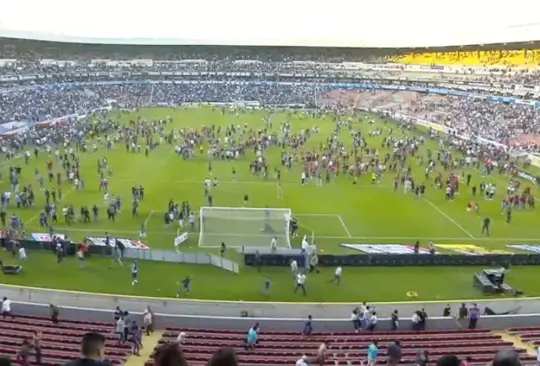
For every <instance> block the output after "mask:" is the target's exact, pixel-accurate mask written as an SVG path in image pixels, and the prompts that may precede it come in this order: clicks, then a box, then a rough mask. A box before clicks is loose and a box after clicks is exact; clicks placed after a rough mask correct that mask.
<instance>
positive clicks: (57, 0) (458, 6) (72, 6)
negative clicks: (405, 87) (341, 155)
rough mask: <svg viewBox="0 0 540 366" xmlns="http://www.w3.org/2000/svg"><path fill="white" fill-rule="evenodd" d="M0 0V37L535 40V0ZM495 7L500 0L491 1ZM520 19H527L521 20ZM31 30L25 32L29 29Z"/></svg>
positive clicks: (539, 25)
mask: <svg viewBox="0 0 540 366" xmlns="http://www.w3.org/2000/svg"><path fill="white" fill-rule="evenodd" d="M447 3H448V4H446V2H441V1H432V0H431V1H428V0H407V1H403V0H397V1H396V0H386V1H372V2H370V1H366V0H356V1H353V0H331V1H320V2H318V1H313V0H309V1H308V0H272V1H263V0H258V1H254V0H250V1H248V0H227V1H224V0H221V1H216V0H197V1H170V0H152V1H149V2H146V1H129V2H128V1H125V0H112V1H111V0H93V1H91V2H80V1H67V0H47V1H36V0H17V1H0V35H3V36H8V35H11V36H20V37H23V36H25V35H26V36H30V35H32V36H34V37H38V36H40V37H39V38H42V39H44V38H55V40H58V37H71V38H77V39H80V38H102V39H108V40H109V41H112V42H115V39H116V41H122V42H119V43H125V41H126V39H137V38H138V39H141V38H144V39H146V40H147V41H148V42H155V43H164V44H167V43H171V42H173V41H174V42H175V43H180V44H182V43H184V44H231V45H257V44H259V45H303V46H344V47H404V46H407V45H408V46H418V47H424V46H446V45H451V44H467V43H469V44H470V43H492V42H515V41H525V40H527V41H528V40H540V1H534V0H513V1H512V6H507V5H504V4H502V3H501V4H498V3H496V2H494V1H489V2H488V1H487V0H453V1H448V2H447ZM499 5H502V6H499ZM523 24H525V25H526V26H521V25H523ZM29 33H32V34H29Z"/></svg>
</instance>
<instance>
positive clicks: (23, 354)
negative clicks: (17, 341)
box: [17, 338, 32, 366]
mask: <svg viewBox="0 0 540 366" xmlns="http://www.w3.org/2000/svg"><path fill="white" fill-rule="evenodd" d="M31 349H32V342H31V341H30V339H28V338H26V339H24V340H23V343H22V345H21V348H20V349H19V352H18V353H17V362H18V363H19V364H20V365H21V366H30V361H29V356H30V350H31Z"/></svg>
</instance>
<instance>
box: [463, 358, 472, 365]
mask: <svg viewBox="0 0 540 366" xmlns="http://www.w3.org/2000/svg"><path fill="white" fill-rule="evenodd" d="M461 366H472V358H471V357H470V356H467V357H466V358H465V359H464V360H463V361H461Z"/></svg>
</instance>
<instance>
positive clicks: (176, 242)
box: [174, 233, 188, 247]
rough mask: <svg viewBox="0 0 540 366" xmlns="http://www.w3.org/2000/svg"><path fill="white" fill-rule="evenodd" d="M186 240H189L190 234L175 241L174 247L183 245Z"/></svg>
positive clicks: (181, 235) (178, 237)
mask: <svg viewBox="0 0 540 366" xmlns="http://www.w3.org/2000/svg"><path fill="white" fill-rule="evenodd" d="M186 240H188V233H183V234H180V235H178V236H177V237H176V238H175V239H174V246H175V247H178V246H179V245H180V244H182V243H183V242H185V241H186Z"/></svg>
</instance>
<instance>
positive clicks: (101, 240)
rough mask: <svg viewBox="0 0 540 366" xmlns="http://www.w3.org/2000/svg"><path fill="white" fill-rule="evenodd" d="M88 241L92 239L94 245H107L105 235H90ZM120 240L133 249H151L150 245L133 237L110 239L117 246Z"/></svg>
mask: <svg viewBox="0 0 540 366" xmlns="http://www.w3.org/2000/svg"><path fill="white" fill-rule="evenodd" d="M86 239H87V240H88V241H90V242H91V243H92V244H93V245H97V246H102V247H104V246H106V244H105V240H106V238H105V237H95V236H89V237H87V238H86ZM117 242H120V243H122V244H123V245H124V247H126V248H131V249H149V247H148V245H146V244H145V243H143V242H142V241H140V240H132V239H126V238H111V240H110V244H109V245H110V246H111V247H115V246H116V243H117Z"/></svg>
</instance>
